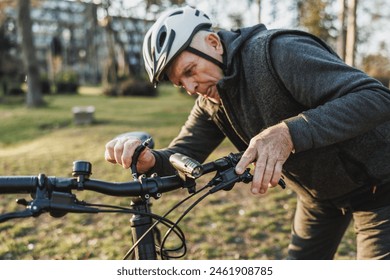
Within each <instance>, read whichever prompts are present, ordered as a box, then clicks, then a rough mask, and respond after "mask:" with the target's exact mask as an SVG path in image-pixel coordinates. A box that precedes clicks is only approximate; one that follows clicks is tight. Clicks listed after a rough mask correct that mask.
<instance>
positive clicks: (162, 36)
mask: <svg viewBox="0 0 390 280" xmlns="http://www.w3.org/2000/svg"><path fill="white" fill-rule="evenodd" d="M166 38H167V28H166V27H165V26H162V27H161V29H160V31H159V32H158V34H157V42H158V44H157V52H160V51H161V49H162V47H163V45H164V43H165V40H166Z"/></svg>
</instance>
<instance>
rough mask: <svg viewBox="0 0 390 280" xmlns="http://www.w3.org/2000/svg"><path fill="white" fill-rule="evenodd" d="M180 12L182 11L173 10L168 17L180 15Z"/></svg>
mask: <svg viewBox="0 0 390 280" xmlns="http://www.w3.org/2000/svg"><path fill="white" fill-rule="evenodd" d="M182 13H183V11H177V12H174V13H173V14H171V15H169V17H172V16H176V15H181V14H182Z"/></svg>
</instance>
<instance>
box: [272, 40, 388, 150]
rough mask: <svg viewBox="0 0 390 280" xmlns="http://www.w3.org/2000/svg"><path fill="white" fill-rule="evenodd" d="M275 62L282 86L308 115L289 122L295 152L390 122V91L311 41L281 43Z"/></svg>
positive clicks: (274, 46) (274, 49) (277, 42)
mask: <svg viewBox="0 0 390 280" xmlns="http://www.w3.org/2000/svg"><path fill="white" fill-rule="evenodd" d="M270 58H271V62H272V66H273V69H274V71H275V73H276V76H277V79H279V82H280V83H281V84H283V85H284V87H285V88H286V89H287V91H288V92H289V93H290V94H291V95H292V96H293V98H294V99H295V100H296V101H297V102H299V103H300V104H302V105H303V106H304V107H305V108H307V110H305V111H304V112H302V113H301V114H299V115H298V116H294V117H292V118H290V119H287V120H285V121H284V122H285V123H286V124H287V126H288V128H289V130H290V134H291V137H292V140H293V143H294V148H295V152H300V151H305V150H308V149H312V148H317V147H323V146H327V145H331V144H334V143H337V142H341V141H344V140H347V139H350V138H352V137H355V136H357V135H359V134H362V133H365V132H367V131H369V130H371V129H373V128H375V127H376V126H378V125H379V124H381V123H383V122H385V121H388V120H389V119H390V91H389V89H388V88H386V87H384V86H383V85H382V84H381V83H379V82H378V81H377V80H375V79H373V78H371V77H369V76H368V75H366V74H365V73H364V72H362V71H360V70H358V69H355V68H353V67H350V66H348V65H346V64H345V63H344V62H343V61H342V60H341V59H340V58H338V57H337V56H336V55H335V54H333V53H331V52H330V51H329V50H328V49H326V48H325V47H324V46H323V45H321V44H320V43H319V42H317V41H315V40H314V39H311V38H310V37H306V36H299V35H284V36H279V37H276V38H275V39H274V40H273V41H272V43H271V46H270Z"/></svg>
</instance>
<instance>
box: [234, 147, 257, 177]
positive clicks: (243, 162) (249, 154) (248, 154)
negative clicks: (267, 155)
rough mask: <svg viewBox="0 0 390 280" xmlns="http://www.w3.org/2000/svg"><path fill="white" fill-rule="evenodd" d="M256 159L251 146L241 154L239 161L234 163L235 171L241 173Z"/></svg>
mask: <svg viewBox="0 0 390 280" xmlns="http://www.w3.org/2000/svg"><path fill="white" fill-rule="evenodd" d="M255 159H256V152H253V151H252V149H251V148H248V149H247V150H246V151H245V152H244V154H243V155H242V156H241V159H240V161H239V162H238V163H237V165H236V168H235V170H236V173H237V174H242V173H244V171H245V169H246V168H247V166H248V165H249V164H251V163H252V162H253V161H254V160H255Z"/></svg>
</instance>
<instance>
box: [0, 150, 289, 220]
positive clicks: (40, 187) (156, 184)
mask: <svg viewBox="0 0 390 280" xmlns="http://www.w3.org/2000/svg"><path fill="white" fill-rule="evenodd" d="M241 156H242V153H236V154H229V155H228V156H225V157H222V158H220V159H217V160H215V161H213V162H209V163H206V164H203V165H200V164H199V163H198V162H196V161H195V160H192V159H189V158H188V157H185V156H182V155H174V156H173V157H174V158H175V163H176V165H177V166H176V165H174V166H175V167H176V168H177V169H178V172H177V174H175V175H170V176H164V177H159V176H157V175H156V176H151V177H146V176H140V177H139V178H138V179H137V180H135V181H132V182H124V183H116V182H106V181H100V180H92V179H89V176H90V175H91V174H92V172H91V168H92V166H91V163H89V162H86V161H75V162H74V163H73V172H72V175H73V176H74V177H73V178H61V177H54V176H46V175H44V174H39V175H38V176H0V194H18V193H27V194H31V195H32V197H33V200H32V201H31V202H27V201H26V200H24V199H20V200H18V201H17V202H18V203H19V204H22V205H25V206H26V210H25V211H22V212H15V213H11V214H10V215H7V214H3V215H0V222H1V221H5V220H8V219H11V218H23V217H28V216H38V215H40V214H41V213H43V212H47V211H49V212H50V213H51V214H52V215H53V216H60V215H61V214H62V213H67V212H90V213H94V212H96V211H95V210H96V209H95V208H91V207H87V206H85V204H83V202H80V201H78V200H77V199H76V196H75V195H74V194H72V190H90V191H94V192H98V193H102V194H106V195H111V196H121V197H141V198H143V199H148V198H150V197H154V198H156V199H157V198H160V197H161V194H162V193H165V192H169V191H173V190H176V189H179V188H187V189H188V191H189V192H190V193H194V192H195V185H196V184H195V180H196V179H197V178H199V177H201V176H202V175H204V174H207V173H211V172H214V171H216V172H217V174H216V175H215V177H214V178H213V179H212V180H211V181H210V182H209V183H208V184H207V185H206V186H208V187H212V188H211V189H210V190H209V193H214V192H216V191H219V190H230V189H232V188H233V186H234V185H235V184H236V183H237V182H245V183H248V182H250V181H252V175H251V174H250V173H249V169H247V170H246V171H245V172H244V173H243V174H240V175H239V174H237V173H235V171H234V168H235V166H236V164H237V163H238V161H239V160H240V158H241ZM198 167H199V168H198ZM194 168H195V169H194ZM194 170H197V171H196V172H194ZM198 171H201V173H199V172H198ZM194 175H196V176H194ZM279 185H281V186H282V188H284V187H285V184H284V181H283V179H281V180H280V181H279ZM56 210H58V211H60V212H59V213H56V212H55V211H56ZM53 213H54V214H53Z"/></svg>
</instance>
